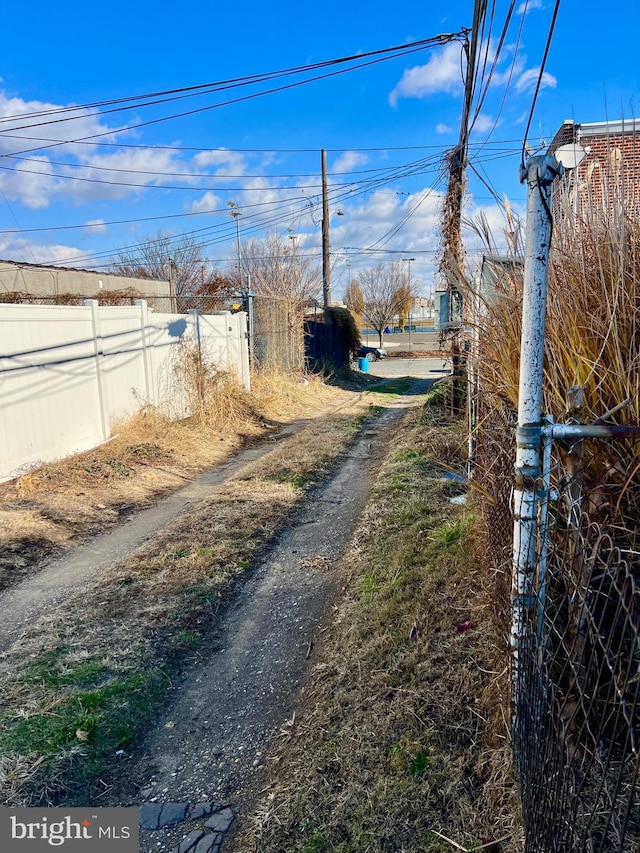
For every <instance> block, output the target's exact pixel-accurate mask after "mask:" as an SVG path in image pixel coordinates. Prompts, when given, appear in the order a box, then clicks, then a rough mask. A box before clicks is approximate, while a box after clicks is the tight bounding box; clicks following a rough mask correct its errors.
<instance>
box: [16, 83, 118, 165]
mask: <svg viewBox="0 0 640 853" xmlns="http://www.w3.org/2000/svg"><path fill="white" fill-rule="evenodd" d="M68 106H69V105H65V106H64V107H62V106H61V105H60V104H50V103H47V102H46V101H24V100H23V99H22V98H17V97H9V96H8V95H7V93H6V92H4V91H1V90H0V118H2V119H3V122H2V135H1V136H0V151H2V152H3V153H5V154H15V153H18V152H21V151H24V150H25V149H29V148H34V147H39V148H46V147H47V143H48V142H49V141H50V140H53V141H54V142H55V141H59V142H63V141H64V140H67V139H82V138H83V137H87V136H95V135H96V134H102V133H105V132H106V131H108V130H109V128H108V127H107V126H106V125H104V124H101V122H100V116H98V115H89V114H88V113H87V112H86V111H84V112H83V111H79V113H78V115H77V116H75V117H74V118H70V119H69V120H68V121H60V122H57V123H53V124H48V125H46V128H43V126H42V125H40V124H39V122H40V121H42V119H41V118H38V117H34V118H26V116H27V115H28V114H30V113H39V112H51V111H55V110H60V109H66V108H67V107H68ZM71 106H72V105H71ZM21 116H25V118H21ZM60 117H61V118H64V116H60ZM49 118H52V117H49ZM6 119H15V120H14V121H7V120H6ZM29 125H33V126H31V127H30V126H29ZM42 136H46V137H47V143H43V142H42V140H41V139H39V137H42ZM102 138H103V139H108V138H110V137H109V136H107V137H102ZM111 138H113V137H111ZM56 150H57V151H69V150H77V146H74V145H72V144H70V143H69V144H65V145H58V146H56Z"/></svg>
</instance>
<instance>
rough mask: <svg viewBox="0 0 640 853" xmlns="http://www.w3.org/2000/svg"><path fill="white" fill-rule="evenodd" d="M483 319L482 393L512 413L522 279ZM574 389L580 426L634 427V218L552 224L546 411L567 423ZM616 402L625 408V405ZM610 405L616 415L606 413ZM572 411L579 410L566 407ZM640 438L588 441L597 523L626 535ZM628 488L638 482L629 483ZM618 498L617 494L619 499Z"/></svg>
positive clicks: (637, 267)
mask: <svg viewBox="0 0 640 853" xmlns="http://www.w3.org/2000/svg"><path fill="white" fill-rule="evenodd" d="M498 295H499V298H498V299H497V300H492V301H491V302H489V303H488V304H486V305H485V306H484V316H483V317H481V318H480V321H479V325H480V328H479V331H480V352H479V362H480V373H481V378H482V379H481V381H482V388H483V396H484V398H485V400H486V399H488V400H489V401H490V405H491V404H493V405H494V406H497V407H499V406H503V405H505V404H506V405H507V406H509V407H510V408H511V409H512V410H515V409H517V402H518V400H517V398H518V378H519V353H520V332H521V312H520V310H519V306H520V303H521V297H522V280H521V276H515V277H514V276H509V275H506V274H505V276H504V277H503V280H502V281H501V282H500V283H499V284H498ZM574 386H580V387H581V388H582V389H583V392H584V406H583V408H582V409H581V411H580V412H579V417H580V419H581V420H582V421H584V422H592V421H595V420H597V419H600V418H605V419H606V421H607V422H608V423H614V424H622V425H635V424H638V423H640V223H639V222H638V220H637V219H630V218H629V219H628V218H625V217H624V216H613V215H612V216H605V215H603V214H601V215H598V214H596V213H593V214H592V215H590V217H589V218H588V219H586V220H584V221H581V222H579V223H578V225H577V227H574V225H573V222H572V218H568V219H567V220H564V221H560V222H559V223H556V228H555V230H554V237H553V244H552V251H551V257H550V263H549V286H548V302H547V321H546V333H545V370H544V385H543V395H544V399H543V411H544V412H545V413H549V414H551V415H553V416H554V418H555V419H556V420H560V421H563V420H565V419H566V416H567V389H570V388H572V387H574ZM620 404H624V405H623V406H622V408H619V407H620ZM613 409H616V411H615V413H614V414H609V413H610V412H611V411H612V410H613ZM571 414H572V415H574V414H575V413H573V412H572V413H571ZM639 470H640V444H639V443H638V442H637V441H636V442H631V441H629V442H626V443H624V442H609V443H608V444H604V443H602V442H601V443H600V444H599V446H598V447H597V448H596V446H595V445H594V444H589V443H588V444H587V446H586V450H585V480H584V487H585V493H586V497H587V503H588V502H589V500H590V493H591V494H592V495H593V496H594V500H593V507H592V508H593V509H596V510H597V512H595V513H594V520H597V521H599V522H600V523H604V524H615V525H616V526H623V527H624V526H626V527H627V529H628V530H629V532H630V535H631V534H632V532H633V530H634V529H635V527H636V519H637V517H638V513H639V512H640V505H638V504H637V502H636V501H637V498H636V499H634V498H633V495H634V494H635V495H636V496H637V494H638V489H637V486H638V482H639V481H638V471H639ZM631 485H634V487H635V488H633V489H631V488H629V487H630V486H631ZM621 495H622V498H621V499H620V500H618V497H619V496H621Z"/></svg>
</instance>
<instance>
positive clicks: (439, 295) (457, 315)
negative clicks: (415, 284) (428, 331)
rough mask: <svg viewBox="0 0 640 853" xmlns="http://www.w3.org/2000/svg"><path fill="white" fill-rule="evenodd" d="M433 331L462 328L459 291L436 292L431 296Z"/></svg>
mask: <svg viewBox="0 0 640 853" xmlns="http://www.w3.org/2000/svg"><path fill="white" fill-rule="evenodd" d="M433 303H434V313H435V317H434V319H435V329H436V332H444V331H445V330H446V329H457V328H458V327H460V326H462V294H461V293H460V291H459V290H437V291H436V292H435V293H434V294H433Z"/></svg>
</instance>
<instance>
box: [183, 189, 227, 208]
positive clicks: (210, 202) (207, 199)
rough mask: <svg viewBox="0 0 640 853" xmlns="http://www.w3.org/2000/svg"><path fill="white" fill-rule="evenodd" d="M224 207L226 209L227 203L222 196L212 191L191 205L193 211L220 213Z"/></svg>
mask: <svg viewBox="0 0 640 853" xmlns="http://www.w3.org/2000/svg"><path fill="white" fill-rule="evenodd" d="M224 209H226V205H225V203H224V202H223V201H222V199H221V198H220V196H217V195H216V194H215V193H212V192H211V191H208V192H206V193H205V194H204V195H203V196H202V198H199V199H198V200H197V201H194V202H192V203H191V204H190V205H189V211H190V212H191V213H220V211H221V210H224Z"/></svg>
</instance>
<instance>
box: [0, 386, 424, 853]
mask: <svg viewBox="0 0 640 853" xmlns="http://www.w3.org/2000/svg"><path fill="white" fill-rule="evenodd" d="M429 384H430V383H429V382H428V381H426V380H417V381H416V382H415V383H414V385H413V386H412V389H411V391H410V393H408V394H406V395H405V396H403V397H400V398H393V399H392V401H391V402H390V403H389V404H388V406H387V408H386V409H385V410H384V411H383V413H382V414H381V415H380V416H379V417H378V418H376V419H375V421H373V422H371V424H369V425H367V424H366V423H365V425H364V427H363V428H362V430H361V434H360V436H359V438H358V440H357V441H356V443H355V444H354V445H353V446H352V447H351V450H350V451H349V452H348V454H347V457H346V458H345V459H344V460H343V464H342V465H340V467H339V468H338V470H337V473H336V474H335V475H334V476H333V477H332V478H331V479H330V480H329V481H327V482H325V483H324V484H323V485H322V486H320V487H317V488H316V489H315V490H313V491H311V492H310V493H309V495H308V497H307V500H306V501H305V504H304V506H303V507H302V509H301V510H299V512H298V513H297V516H296V518H295V519H294V523H293V524H291V525H290V527H289V529H288V530H287V531H286V532H284V533H283V534H281V535H280V537H279V539H278V541H277V542H276V543H275V545H274V546H273V547H272V549H271V551H270V554H269V556H268V558H267V559H265V560H264V562H263V563H262V564H261V565H260V567H259V568H258V569H257V571H255V572H254V573H253V575H252V577H250V579H249V580H248V582H246V583H245V584H244V586H243V587H242V588H241V591H240V593H239V595H238V597H237V599H236V601H235V602H234V603H233V605H231V606H230V607H229V608H228V609H227V611H226V613H225V614H224V616H223V618H222V621H221V623H220V626H219V628H218V629H217V632H216V636H215V637H213V638H209V641H208V644H207V649H208V650H209V654H208V656H207V657H206V658H205V659H203V660H202V661H201V663H200V664H199V665H196V666H194V667H193V668H192V669H191V670H190V671H189V672H187V673H186V674H185V675H184V676H183V678H182V679H181V680H180V681H179V682H176V683H175V684H174V685H173V689H172V693H171V699H170V702H169V704H168V705H167V707H166V709H165V712H164V714H163V716H162V718H161V719H160V721H159V722H158V724H157V725H156V726H155V727H154V728H153V729H152V730H151V731H149V732H148V733H147V736H146V739H145V740H144V743H143V745H142V749H141V750H139V751H135V752H133V753H131V754H127V753H126V752H124V751H122V750H120V751H119V752H118V754H117V755H115V756H114V764H113V768H112V773H111V775H110V776H106V775H105V779H107V781H106V783H105V791H104V794H103V796H102V797H101V798H100V801H99V802H95V803H93V804H94V805H96V806H98V805H100V806H102V805H104V806H106V805H136V806H140V807H141V823H142V829H141V850H142V851H148V853H150V851H152V850H153V851H169V850H174V849H175V850H178V849H179V850H180V853H187V851H189V850H192V849H193V850H194V851H197V853H211V851H214V853H215V851H216V850H219V849H220V845H221V844H222V842H223V839H224V832H225V831H226V830H227V829H228V828H229V827H230V825H231V822H232V819H233V817H234V814H235V812H234V811H231V810H229V808H228V807H229V806H230V807H231V808H232V809H237V806H238V803H240V802H243V801H246V800H247V798H248V799H250V798H251V791H252V789H253V787H254V786H256V785H258V786H260V785H261V784H262V782H261V781H260V780H261V779H263V777H266V778H268V772H269V754H270V753H269V744H270V742H272V740H273V738H274V737H277V736H278V733H279V732H280V731H281V730H283V731H284V732H285V733H286V732H291V731H292V730H293V728H294V727H295V717H294V708H295V703H296V698H297V691H298V688H299V686H300V684H301V683H302V681H303V680H304V675H305V672H306V669H307V667H308V665H309V662H310V661H312V660H313V655H314V648H315V645H316V643H317V641H318V638H319V637H320V636H321V633H322V628H323V624H326V623H327V620H328V619H330V616H331V614H330V611H329V606H330V602H331V599H332V596H333V595H335V594H336V591H337V586H338V584H339V578H340V570H339V562H340V559H341V557H342V554H343V553H344V551H345V549H346V547H347V544H348V542H349V539H350V536H351V532H352V530H353V527H354V525H355V523H356V521H357V519H358V517H359V515H360V513H361V511H362V508H363V507H364V504H365V502H366V499H367V495H368V492H369V488H370V484H371V481H372V478H373V476H374V474H375V471H376V462H377V459H379V458H380V456H381V455H382V454H383V453H384V451H385V448H386V446H387V444H388V442H389V439H390V436H391V434H392V432H393V428H394V425H395V424H397V423H398V421H399V419H400V418H401V416H402V414H403V413H404V412H405V411H406V410H407V408H408V407H411V406H414V405H418V404H420V403H421V402H422V396H421V394H422V393H423V392H424V391H426V390H427V388H428V386H429ZM259 452H261V451H260V448H254V449H253V450H252V451H251V452H250V453H249V455H248V456H244V457H243V456H240V457H238V458H236V460H234V461H233V462H232V463H230V464H229V465H227V466H224V468H220V469H217V470H216V471H214V472H211V474H209V475H206V476H205V477H204V478H200V480H199V481H197V482H196V483H195V484H192V486H191V487H189V489H188V490H187V491H183V492H182V493H177V495H174V496H173V497H172V498H169V499H167V500H166V501H163V502H162V503H161V504H159V505H158V506H157V507H155V508H153V509H151V510H149V511H146V512H144V513H140V514H139V515H138V516H135V517H133V518H132V519H131V520H130V521H129V522H128V523H127V524H126V525H124V526H123V527H121V528H118V529H116V530H114V531H113V532H112V533H109V534H105V535H103V536H101V537H99V538H97V539H95V540H93V541H92V542H90V543H88V544H87V545H85V546H83V547H82V548H81V549H78V550H77V551H75V552H74V553H73V554H71V555H69V556H68V557H67V558H64V559H63V560H60V561H58V562H56V563H53V564H51V566H50V567H48V568H47V569H46V570H45V571H43V572H41V573H40V574H39V575H38V576H36V577H34V578H33V579H32V580H30V581H28V582H25V583H24V584H22V585H21V586H19V587H17V588H16V589H15V590H13V591H9V592H7V593H5V594H4V596H2V597H0V614H2V617H3V618H2V620H0V624H2V623H4V628H3V629H2V631H1V632H0V641H1V642H2V643H3V644H4V645H8V644H9V643H10V642H11V641H12V640H15V638H16V637H17V636H19V634H20V631H21V630H23V629H24V628H25V627H26V626H27V625H28V622H29V620H30V619H33V618H35V616H36V615H37V614H39V613H41V612H42V611H44V610H45V609H46V608H47V607H48V606H49V605H55V603H56V602H58V601H60V600H61V599H64V596H65V595H67V594H69V592H70V590H72V589H74V588H76V589H77V588H78V586H80V585H81V584H82V582H83V579H84V578H87V577H90V576H91V575H92V574H95V573H96V572H99V571H100V569H101V568H105V567H108V566H113V565H114V564H115V563H117V562H118V561H119V560H120V559H122V558H123V556H124V555H125V554H127V553H129V552H130V550H131V549H132V548H135V547H136V546H137V545H140V544H142V543H144V542H146V540H147V539H148V538H149V537H150V536H152V535H153V532H154V530H157V529H161V528H162V526H163V525H164V524H166V521H167V519H169V518H171V519H173V518H174V517H175V513H176V512H177V511H181V512H185V513H187V514H188V513H189V511H190V510H191V509H193V508H194V507H195V506H197V505H198V503H199V501H200V500H201V499H202V498H203V497H204V496H205V495H206V493H207V489H208V488H210V487H211V486H212V485H213V484H215V483H219V482H221V480H224V479H225V478H226V477H230V476H231V475H232V474H234V473H238V472H239V471H241V469H242V465H243V464H246V462H247V461H248V460H249V458H251V457H253V458H255V455H256V454H258V453H259ZM328 611H329V612H328ZM163 823H165V825H164V826H161V827H160V828H155V829H154V828H152V827H154V826H155V827H157V826H158V825H159V824H163ZM185 839H187V840H185Z"/></svg>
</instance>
